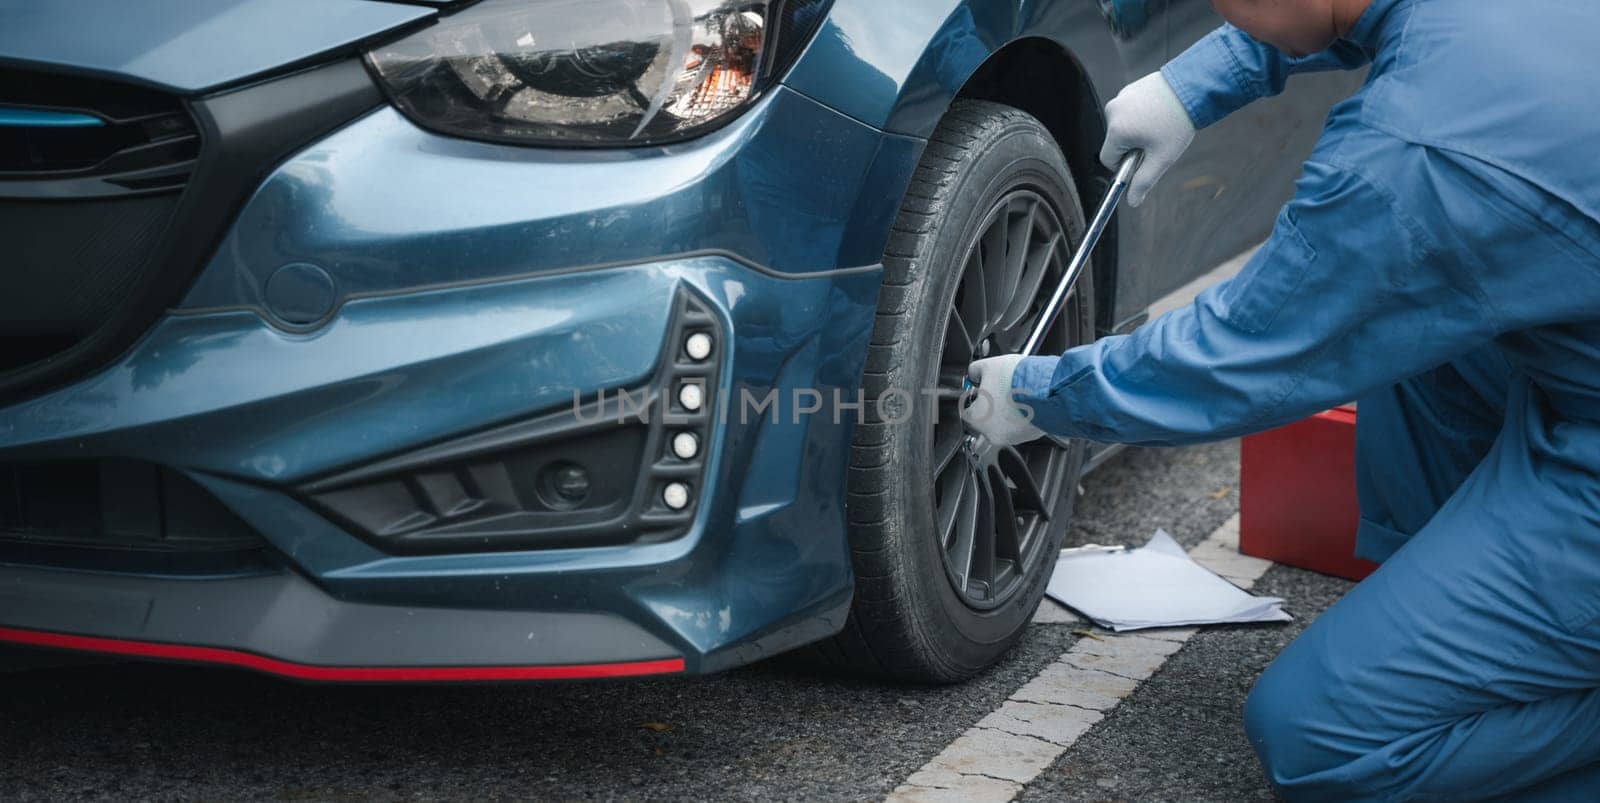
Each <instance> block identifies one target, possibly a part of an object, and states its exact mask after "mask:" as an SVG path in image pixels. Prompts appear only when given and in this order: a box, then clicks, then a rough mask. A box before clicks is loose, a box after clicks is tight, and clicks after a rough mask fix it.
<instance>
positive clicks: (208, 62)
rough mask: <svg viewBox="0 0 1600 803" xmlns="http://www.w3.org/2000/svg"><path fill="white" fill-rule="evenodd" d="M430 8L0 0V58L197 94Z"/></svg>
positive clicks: (301, 2)
mask: <svg viewBox="0 0 1600 803" xmlns="http://www.w3.org/2000/svg"><path fill="white" fill-rule="evenodd" d="M434 13H435V12H434V10H432V9H429V8H424V7H422V6H415V5H402V4H398V3H385V2H378V1H377V0H143V1H142V2H138V3H130V2H127V1H126V0H49V2H37V0H0V60H5V61H11V62H21V63H25V64H32V65H37V66H39V67H47V68H61V69H65V70H68V71H72V72H85V73H97V74H102V75H108V76H114V77H117V78H121V79H123V80H132V81H135V82H138V83H142V84H148V85H151V86H156V87H161V88H163V89H170V90H173V91H175V92H179V93H198V92H203V91H206V90H209V89H214V88H217V87H221V86H225V85H229V84H236V83H238V82H240V81H244V80H246V79H248V78H251V77H254V76H257V75H260V74H262V73H267V72H272V71H276V70H281V69H284V68H288V67H292V66H294V65H298V64H308V63H314V62H316V61H320V60H323V59H326V58H328V57H330V56H333V55H335V54H339V53H352V52H355V51H356V50H357V49H358V48H359V47H360V46H361V45H362V44H363V43H366V42H370V41H372V40H373V39H374V38H375V37H378V36H381V35H383V34H385V33H387V32H389V31H394V30H396V29H399V28H402V27H404V26H407V25H412V24H416V23H419V22H421V21H423V20H426V19H428V18H430V17H432V16H433V15H434Z"/></svg>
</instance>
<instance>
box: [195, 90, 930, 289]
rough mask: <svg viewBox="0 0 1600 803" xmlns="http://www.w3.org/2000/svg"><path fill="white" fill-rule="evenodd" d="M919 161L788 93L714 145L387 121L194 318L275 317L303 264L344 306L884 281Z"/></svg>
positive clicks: (234, 241)
mask: <svg viewBox="0 0 1600 803" xmlns="http://www.w3.org/2000/svg"><path fill="white" fill-rule="evenodd" d="M922 146H923V142H922V141H921V140H918V139H914V138H910V137H903V136H893V135H886V134H883V133H881V132H878V131H874V130H872V129H870V128H868V127H866V126H863V125H861V124H859V123H856V122H854V121H852V120H850V119H849V118H847V117H844V116H842V115H840V114H839V113H838V112H835V111H833V110H831V109H828V108H827V107H825V106H822V105H820V104H818V103H817V102H815V101H813V100H810V99H808V98H806V97H804V96H802V95H800V94H798V93H795V92H792V91H789V90H787V89H783V88H779V89H777V90H776V91H774V92H772V93H770V94H769V95H768V96H767V97H765V98H763V99H762V100H761V101H760V102H759V103H758V105H757V106H756V107H755V108H754V109H752V110H751V111H750V112H749V113H748V114H746V115H745V116H743V117H741V118H740V119H739V120H738V121H736V122H735V123H734V124H733V125H731V126H729V127H728V128H725V129H723V130H721V131H719V132H717V133H715V134H713V135H711V136H709V137H706V138H704V139H701V140H697V141H694V142H691V143H685V144H682V145H674V146H669V147H660V148H637V149H626V150H607V151H563V150H551V149H535V148H519V147H513V146H508V145H495V144H489V143H482V142H469V141H465V140H459V139H453V138H450V137H446V136H443V135H440V134H435V133H432V132H429V131H425V130H423V129H421V128H418V127H417V126H415V125H413V124H412V123H411V122H410V121H408V120H406V119H405V118H404V117H402V116H400V114H399V113H398V112H396V111H395V110H393V109H391V108H384V109H380V110H379V111H377V112H374V113H373V114H371V115H368V116H367V117H365V118H363V119H361V120H358V121H356V122H355V123H352V124H351V125H349V126H346V127H345V128H344V129H343V130H341V131H338V132H336V133H334V134H333V135H332V136H329V137H328V138H326V139H324V140H323V141H322V142H319V143H317V144H315V145H312V146H311V147H309V148H307V149H306V150H304V151H303V152H301V153H300V154H298V155H297V156H295V157H294V158H292V159H291V160H289V162H287V163H285V164H284V165H282V166H280V167H279V168H278V169H277V170H276V171H274V173H273V174H272V175H271V176H270V177H268V179H267V180H266V181H265V182H264V183H263V185H262V186H261V188H260V189H259V190H258V191H257V192H256V193H255V195H254V197H253V198H251V200H250V201H249V203H248V204H247V205H246V206H245V208H244V210H243V211H242V212H241V213H240V216H239V221H238V223H237V224H236V225H235V226H234V227H233V229H232V231H231V232H230V233H229V234H228V236H227V238H226V239H225V240H224V241H223V243H222V246H221V247H220V248H219V249H218V250H217V252H216V255H215V256H214V257H213V259H212V262H211V264H210V266H209V267H207V269H206V270H205V271H204V273H202V275H201V276H200V278H199V280H198V281H197V282H196V283H195V285H194V287H193V289H192V290H191V291H190V292H189V294H188V296H187V298H185V299H184V301H183V303H182V304H180V305H179V306H180V309H185V310H215V309H219V308H250V309H260V308H262V307H263V306H264V305H263V299H262V293H263V288H264V287H265V286H266V282H267V280H268V279H269V278H270V277H271V276H272V274H273V273H274V272H275V271H277V270H278V269H279V268H280V267H282V266H284V265H287V264H291V263H298V262H310V263H315V264H317V265H320V266H321V267H322V268H324V269H326V270H327V271H328V272H329V273H330V274H331V275H332V276H333V277H334V281H335V283H336V285H337V287H338V291H339V295H340V296H341V297H342V298H347V297H360V296H366V295H372V294H377V293H393V292H398V291H405V290H414V289H418V288H422V287H429V286H435V285H440V284H451V283H459V282H469V281H486V280H495V279H505V278H511V277H517V276H528V275H537V274H543V273H550V272H557V271H571V270H574V269H581V268H585V267H592V266H596V265H606V264H615V263H627V262H638V261H642V260H654V259H660V258H662V257H664V256H671V255H680V254H695V253H708V252H714V253H726V254H731V255H735V256H736V257H737V258H738V259H740V260H742V261H745V262H747V263H750V264H752V265H755V266H758V267H759V268H760V269H763V270H767V271H770V272H774V273H778V274H783V275H796V276H802V275H807V274H814V273H816V272H819V271H827V270H834V269H838V268H856V267H865V266H871V265H875V264H877V263H878V261H879V260H880V259H881V258H882V256H883V249H884V243H885V240H886V238H887V236H888V230H889V227H890V225H891V224H892V223H893V220H894V216H895V214H896V213H897V212H898V210H899V197H900V195H901V193H902V192H903V188H904V187H905V185H906V184H907V182H908V181H909V178H910V174H911V171H912V170H914V169H915V167H916V162H917V159H918V158H919V156H920V155H921V152H922ZM890 189H892V190H893V191H892V192H887V191H886V190H890Z"/></svg>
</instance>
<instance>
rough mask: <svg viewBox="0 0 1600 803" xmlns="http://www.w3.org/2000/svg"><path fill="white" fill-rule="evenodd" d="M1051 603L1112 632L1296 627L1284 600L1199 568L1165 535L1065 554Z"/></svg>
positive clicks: (1052, 584) (1054, 577) (1053, 579)
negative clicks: (1121, 547) (1126, 546)
mask: <svg viewBox="0 0 1600 803" xmlns="http://www.w3.org/2000/svg"><path fill="white" fill-rule="evenodd" d="M1046 593H1048V594H1049V595H1050V596H1051V598H1053V599H1055V600H1056V601H1058V602H1060V603H1061V604H1063V605H1066V606H1067V607H1069V608H1073V609H1075V610H1077V611H1078V612H1079V613H1082V614H1083V615H1084V616H1087V617H1089V618H1090V619H1093V620H1094V621H1095V623H1096V624H1099V625H1100V626H1102V627H1107V628H1110V629H1112V630H1118V631H1122V630H1139V629H1142V628H1148V627H1182V626H1187V625H1209V624H1229V623H1235V622H1289V621H1293V620H1294V617H1292V616H1290V615H1289V614H1288V613H1286V612H1284V610H1283V607H1282V606H1283V600H1281V599H1278V598H1277V597H1257V596H1253V595H1251V594H1250V593H1249V592H1247V591H1245V590H1243V589H1241V588H1239V587H1238V586H1236V585H1234V584H1232V583H1230V582H1228V581H1227V580H1224V579H1222V578H1221V577H1218V576H1217V575H1215V574H1213V573H1212V572H1211V571H1210V570H1209V569H1206V568H1205V567H1204V566H1201V565H1200V564H1198V563H1195V562H1194V561H1193V560H1192V559H1190V557H1189V553H1187V552H1185V551H1184V550H1183V547H1182V546H1181V545H1179V544H1178V542H1177V541H1174V540H1172V536H1170V535H1167V533H1166V531H1165V530H1157V531H1156V534H1155V535H1154V536H1152V537H1151V538H1150V542H1149V543H1147V544H1145V545H1144V546H1142V547H1140V548H1138V549H1130V550H1125V551H1108V550H1070V549H1068V550H1063V551H1062V552H1061V560H1060V561H1058V562H1057V563H1056V571H1055V574H1053V575H1051V577H1050V585H1049V586H1048V587H1047V588H1046Z"/></svg>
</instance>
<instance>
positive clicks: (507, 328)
mask: <svg viewBox="0 0 1600 803" xmlns="http://www.w3.org/2000/svg"><path fill="white" fill-rule="evenodd" d="M818 132H823V133H825V134H827V141H826V142H824V143H821V146H820V147H819V144H818V143H817V142H816V141H815V140H816V137H817V136H818ZM919 149H920V143H917V142H914V141H909V140H906V139H904V138H898V137H892V136H889V135H884V134H882V133H881V132H877V131H874V130H872V129H870V128H866V127H864V126H861V125H860V124H857V123H855V122H853V121H849V120H848V119H847V118H843V117H841V116H840V115H838V114H837V113H834V112H832V111H831V110H827V109H825V108H824V107H821V106H820V105H818V104H815V103H814V102H812V101H810V100H808V99H806V98H804V97H802V96H799V95H797V94H796V93H792V92H788V91H786V90H781V89H780V90H778V91H776V92H774V93H773V94H772V95H771V96H769V97H768V98H766V99H764V100H763V102H762V103H761V104H760V105H759V106H758V107H757V109H755V110H753V111H752V112H751V113H750V115H748V116H747V117H746V118H742V119H741V120H740V121H739V122H738V123H737V124H736V125H735V126H732V127H730V129H728V130H725V131H723V132H719V133H718V134H716V135H713V136H712V137H709V138H707V139H706V140H704V141H700V142H697V143H690V144H687V145H683V146H675V147H673V148H663V149H653V150H651V151H650V152H648V153H642V152H641V153H629V154H625V155H618V154H615V153H612V154H573V153H562V152H538V151H527V150H522V149H515V148H506V147H504V146H491V145H483V144H479V143H465V142H460V141H455V140H449V139H447V138H442V137H438V136H435V135H432V134H428V133H426V132H422V131H420V130H418V129H415V128H414V127H412V126H410V125H409V124H408V123H405V122H404V121H403V120H402V119H400V118H399V117H398V116H397V115H395V114H394V113H393V111H392V110H389V109H381V110H379V111H378V112H375V113H373V114H371V115H369V116H367V117H365V118H362V119H361V120H358V121H356V122H355V123H352V124H351V125H350V126H347V127H346V128H345V129H343V130H341V131H339V132H335V134H333V135H331V136H330V137H328V138H327V139H325V140H323V141H321V142H319V143H317V144H314V145H313V146H311V147H309V148H307V149H306V150H305V151H302V152H301V153H300V154H298V155H296V156H295V157H293V158H292V159H291V160H290V161H289V162H287V163H285V164H284V165H281V166H280V167H279V168H278V169H277V170H276V171H275V172H274V173H273V174H272V176H270V177H269V178H268V179H267V180H266V181H265V183H264V184H263V185H262V187H261V188H260V189H259V190H258V191H257V193H256V195H255V197H254V198H253V199H252V200H251V201H250V203H249V204H248V205H247V206H246V208H245V209H244V210H243V211H242V212H241V213H240V215H239V217H238V220H237V221H236V223H235V225H234V227H233V229H232V230H231V231H230V232H229V234H228V235H227V237H226V239H225V240H224V242H223V244H222V246H221V247H220V248H219V250H218V252H217V254H216V255H215V256H214V258H213V260H212V262H211V264H210V265H209V266H208V267H207V268H206V270H205V271H204V272H203V273H202V275H201V277H200V279H199V280H198V282H197V283H196V284H195V286H194V287H193V288H192V289H191V291H190V294H189V297H188V299H187V300H186V301H185V302H184V303H183V304H182V305H180V307H179V308H178V309H176V310H174V311H173V312H172V313H170V314H168V315H167V316H165V317H163V318H162V319H161V320H160V321H159V322H158V323H157V324H156V326H155V327H154V328H153V329H152V330H151V331H149V332H148V333H147V334H146V335H145V337H144V338H143V339H141V340H140V341H139V342H138V343H137V344H136V345H135V346H134V347H133V348H132V350H130V351H129V352H128V353H127V354H125V355H124V356H123V357H121V358H120V359H119V360H118V361H117V362H116V363H115V364H113V365H111V366H109V367H107V368H105V369H103V370H101V371H99V372H97V373H95V374H93V375H90V376H87V377H85V378H83V379H81V380H80V381H77V382H75V383H72V384H69V385H67V386H65V387H61V388H58V389H56V390H53V391H51V392H49V393H47V394H45V395H41V396H36V397H34V398H31V399H28V400H26V401H23V402H20V403H17V404H13V405H11V406H9V407H5V408H3V409H0V469H4V467H6V466H30V465H41V464H53V463H57V462H68V463H70V462H78V463H82V462H86V461H87V462H93V461H140V462H141V463H150V464H155V465H158V466H160V467H162V468H163V469H170V470H172V471H176V472H180V473H181V474H182V475H183V476H184V477H186V478H187V479H188V480H189V481H192V482H193V483H194V484H195V485H197V486H199V487H200V488H203V489H204V491H205V492H206V493H208V494H210V495H211V496H212V497H214V498H215V500H216V501H217V502H219V503H221V505H223V506H224V507H226V509H227V510H228V511H230V512H231V513H232V514H233V515H236V516H237V517H238V518H239V519H240V520H242V521H243V522H244V523H246V524H247V525H248V526H249V528H251V529H252V530H253V531H254V532H256V533H259V535H260V537H261V538H262V539H263V541H264V543H265V549H264V554H265V556H266V558H265V560H264V561H262V562H260V563H259V564H258V565H251V566H249V567H246V568H232V569H217V570H207V571H204V572H188V573H170V572H163V571H150V570H145V569H139V570H133V569H126V568H119V567H118V566H117V565H116V563H115V560H114V559H113V560H111V561H110V562H109V563H108V562H106V561H104V560H101V561H99V562H97V563H96V564H95V565H94V566H93V567H87V566H79V565H72V564H70V563H66V564H59V563H57V564H52V563H49V562H48V561H47V562H43V563H41V562H38V561H30V560H7V559H0V641H13V642H20V643H26V644H33V645H36V646H49V647H59V648H67V649H83V650H90V651H97V652H110V653H119V654H127V655H140V656H145V657H154V658H168V659H175V660H196V661H210V662H217V663H224V664H232V665H237V666H246V667H249V668H254V669H259V670H263V671H268V672H274V673H276V674H281V675H286V676H289V677H296V678H300V679H306V680H357V681H359V680H368V681H382V680H406V681H418V680H464V679H536V678H556V677H590V676H605V675H616V674H641V673H654V672H665V671H688V672H706V671H715V670H718V669H722V668H726V667H729V666H733V665H738V664H741V663H746V662H749V661H752V660H756V659H759V658H761V657H764V656H767V655H770V654H773V653H776V652H779V651H782V650H785V649H789V648H792V647H794V646H797V645H799V644H803V643H806V642H809V641H812V640H815V639H818V638H822V637H825V636H826V635H829V634H831V633H832V632H835V631H837V630H838V629H839V628H840V627H842V626H843V622H844V617H845V613H846V610H847V609H848V605H849V601H850V596H851V589H852V587H853V584H852V578H851V570H850V562H849V552H848V547H847V543H846V538H845V517H844V501H845V481H846V472H845V467H846V466H847V464H848V457H849V448H850V439H851V432H852V428H853V424H854V423H855V421H856V416H857V415H858V413H857V412H856V410H855V408H851V407H848V402H849V401H853V400H855V399H856V395H857V392H858V391H857V388H858V387H859V379H860V374H861V371H862V367H863V363H864V360H865V358H866V351H867V343H868V340H869V338H870V333H871V327H872V321H873V313H874V310H875V308H876V301H877V294H878V286H879V280H880V275H881V269H880V268H879V266H878V265H877V264H875V261H872V262H861V261H860V259H858V258H857V257H859V256H860V255H864V254H868V253H881V250H882V242H883V239H884V238H885V237H886V236H887V225H888V222H889V221H891V220H892V219H893V214H894V207H896V206H897V204H898V197H899V191H898V190H897V189H894V188H895V187H897V186H899V187H903V186H904V183H905V181H907V180H908V177H909V172H910V170H911V169H912V167H913V166H914V163H915V159H916V156H917V155H918V151H919ZM585 176H587V177H588V178H587V179H585V178H584V177H585ZM583 181H590V182H599V184H597V185H596V188H595V189H594V191H593V192H587V193H578V194H574V192H575V191H576V188H577V187H578V186H579V184H580V183H581V182H583ZM607 182H624V184H618V185H612V184H608V183H607ZM563 188H565V190H566V191H564V190H563ZM874 230H877V231H878V233H877V234H876V235H874V234H873V231H874ZM647 249H653V251H654V253H655V254H656V256H653V257H652V256H647V255H646V253H647ZM874 249H876V250H874ZM852 261H854V262H858V263H860V264H852ZM304 264H312V265H314V266H315V267H316V268H317V271H316V273H320V274H322V275H324V276H326V277H327V278H328V279H329V283H328V285H320V286H319V285H315V284H313V286H311V287H310V288H309V290H307V288H306V287H303V286H302V287H300V288H299V292H300V295H299V296H295V295H294V293H291V294H290V295H289V297H288V298H289V301H288V302H284V300H283V299H284V296H283V295H282V294H281V293H276V291H274V290H273V289H272V283H273V281H274V276H275V275H278V274H279V273H280V270H281V268H282V267H283V266H285V265H304ZM329 285H331V287H330V286H329ZM319 292H320V293H324V294H327V293H331V295H327V297H325V298H317V297H316V295H317V293H319ZM306 293H310V296H307V295H306ZM686 294H687V295H688V296H692V297H693V298H695V299H698V300H699V303H701V304H703V305H704V308H705V309H706V310H708V311H709V314H710V316H711V317H712V318H714V319H715V321H716V329H717V331H718V335H719V337H720V338H723V339H724V340H725V342H726V348H719V349H718V351H717V355H716V358H715V359H716V362H717V366H716V367H717V371H716V373H715V379H716V381H715V387H712V388H709V389H708V391H709V393H710V395H711V397H712V399H713V405H714V406H713V408H712V409H714V410H716V411H717V412H718V415H717V416H716V417H715V418H714V419H710V420H709V422H708V424H707V426H709V427H710V429H709V430H708V431H707V437H706V439H705V454H704V460H703V463H704V465H703V471H704V476H703V479H697V480H696V481H695V483H694V485H695V487H694V503H693V507H692V517H690V518H689V520H688V521H687V523H686V524H685V525H684V527H683V528H681V530H679V531H674V532H673V533H671V534H670V537H666V536H662V537H657V538H653V539H644V540H640V541H637V542H629V541H628V540H627V539H626V538H623V539H617V538H611V539H602V540H599V541H597V542H596V543H594V544H593V545H586V544H583V543H571V542H570V541H566V542H562V543H561V545H560V546H559V547H553V548H537V547H530V546H528V545H526V544H521V543H520V542H519V545H518V546H516V547H515V548H507V547H505V546H504V545H499V544H496V543H495V541H494V538H493V537H486V538H485V539H483V541H482V543H481V544H479V545H477V546H472V547H463V548H459V549H456V548H440V549H429V550H422V551H418V550H407V549H396V548H393V546H392V544H389V543H387V542H384V541H383V540H381V539H375V538H374V537H372V534H371V533H360V532H357V531H356V530H358V529H359V528H357V527H353V526H352V525H351V523H350V522H349V521H348V520H345V519H342V518H340V517H339V516H335V515H330V511H329V509H328V508H327V507H326V506H322V505H319V504H318V503H317V500H316V498H315V497H314V495H312V494H309V493H308V492H307V490H306V489H307V488H311V487H315V485H316V483H317V482H319V481H322V480H325V479H326V478H328V477H330V476H338V475H341V474H348V473H349V472H350V471H352V470H357V471H359V470H362V469H364V468H366V467H371V466H374V465H380V464H387V463H392V462H393V461H395V460H396V459H404V458H405V457H406V456H407V455H413V454H420V453H424V452H426V451H427V450H429V449H437V448H438V447H439V445H440V444H444V443H450V442H457V441H460V440H461V439H471V438H475V437H478V438H481V437H482V434H483V433H484V432H486V431H488V430H491V429H494V428H497V427H508V426H515V425H517V423H518V422H521V421H527V420H531V419H536V418H538V417H540V416H550V415H556V414H559V413H560V412H561V411H563V410H565V409H567V408H570V407H572V406H573V405H574V404H575V399H579V398H588V397H591V396H592V395H593V394H596V393H603V392H605V391H615V390H617V389H619V388H627V387H631V386H635V385H637V384H638V383H640V382H648V381H649V379H650V377H652V376H656V375H658V374H659V369H660V366H661V362H662V359H663V355H664V354H671V353H672V349H673V348H674V346H673V344H672V343H669V342H667V340H668V339H669V338H671V337H673V336H675V335H673V334H672V333H673V332H674V331H675V330H674V329H673V319H674V315H675V314H676V313H675V310H679V309H681V307H680V302H681V299H682V298H684V297H685V295H686ZM307 298H309V299H310V300H309V301H307ZM301 302H305V303H301ZM318 303H321V304H325V305H326V306H327V310H326V313H325V314H324V315H322V316H321V317H320V318H317V317H315V316H301V315H299V313H300V312H302V311H304V310H305V309H307V308H314V307H315V306H316V305H317V304H318ZM286 310H287V311H288V312H287V313H285V311H286ZM312 318H315V319H314V320H312ZM769 397H770V398H773V399H775V400H776V404H775V406H773V407H771V408H768V409H766V410H764V411H761V410H757V411H754V412H752V410H750V409H748V408H747V407H746V406H745V405H744V403H743V402H744V400H746V399H757V400H759V399H766V398H769ZM810 399H821V400H823V401H824V404H823V406H822V409H821V410H809V409H803V407H804V403H807V402H809V400H810ZM801 400H807V401H806V402H802V401H801ZM836 400H844V401H845V402H846V404H847V406H845V407H844V408H843V409H842V410H841V409H840V408H838V407H836V406H835V404H833V402H834V401H836ZM423 479H424V480H425V479H426V478H425V477H424V478H423ZM435 512H437V511H435ZM613 535H615V534H614V533H613Z"/></svg>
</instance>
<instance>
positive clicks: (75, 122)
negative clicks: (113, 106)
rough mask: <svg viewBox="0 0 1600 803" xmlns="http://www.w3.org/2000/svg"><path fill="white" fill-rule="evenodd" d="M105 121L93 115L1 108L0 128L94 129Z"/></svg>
mask: <svg viewBox="0 0 1600 803" xmlns="http://www.w3.org/2000/svg"><path fill="white" fill-rule="evenodd" d="M98 125H105V121H103V120H101V119H100V118H98V117H95V116H94V115H92V114H78V113H76V112H52V111H42V110H39V109H8V108H5V107H3V106H0V127H6V126H15V127H17V128H93V127H94V126H98Z"/></svg>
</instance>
